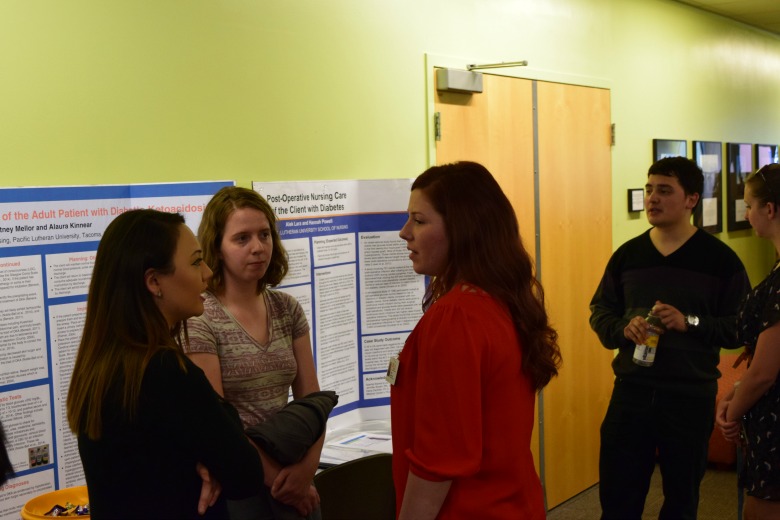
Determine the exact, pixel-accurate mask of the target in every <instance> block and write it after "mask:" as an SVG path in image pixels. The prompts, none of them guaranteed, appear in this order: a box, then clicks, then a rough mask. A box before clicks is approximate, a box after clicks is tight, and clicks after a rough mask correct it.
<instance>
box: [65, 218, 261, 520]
mask: <svg viewBox="0 0 780 520" xmlns="http://www.w3.org/2000/svg"><path fill="white" fill-rule="evenodd" d="M210 276H211V270H210V269H209V267H208V265H207V264H206V263H205V262H203V258H202V254H201V249H200V246H199V245H198V241H197V240H196V238H195V235H194V234H193V233H192V231H190V229H189V228H188V227H187V226H186V225H185V224H184V218H183V217H182V216H181V215H179V214H170V213H162V212H159V211H155V210H132V211H128V212H126V213H123V214H122V215H120V216H118V217H117V218H116V219H115V220H113V221H112V222H111V223H110V224H109V225H108V227H107V228H106V231H105V234H104V235H103V238H102V239H101V241H100V245H99V246H98V250H97V255H96V258H95V266H94V270H93V272H92V280H91V283H90V287H89V294H88V296H87V314H86V321H85V324H84V332H83V335H82V339H81V344H80V346H79V350H78V355H77V357H76V364H75V367H74V370H73V376H72V379H71V383H70V390H69V392H68V399H67V415H68V422H69V423H70V427H71V429H72V430H73V432H74V433H75V434H76V435H78V444H79V453H80V454H81V460H82V464H83V466H84V473H85V475H86V480H87V488H88V490H89V498H90V507H91V515H92V517H93V518H95V519H101V518H113V519H116V518H139V517H145V518H170V519H183V518H199V517H201V515H203V514H204V513H205V515H206V517H207V518H226V517H227V516H228V507H229V506H228V504H227V503H226V500H225V499H228V501H229V500H234V501H237V502H236V503H239V504H244V505H246V503H247V501H248V502H250V503H251V504H252V506H253V507H252V509H251V513H252V515H253V516H252V517H253V518H269V517H270V513H268V511H269V510H268V509H267V508H268V503H267V499H266V497H264V496H263V495H262V494H261V491H262V489H263V488H262V484H263V468H262V465H261V461H260V457H259V455H258V452H257V450H256V449H255V448H254V446H253V445H252V444H251V443H250V442H249V440H248V439H247V438H246V437H245V435H244V432H243V428H242V426H241V422H240V420H239V419H238V415H237V414H236V413H235V410H234V409H232V407H230V406H229V405H226V404H225V403H224V402H222V400H221V399H220V398H219V396H218V395H217V394H216V393H215V392H214V390H213V389H212V388H211V385H210V384H209V381H208V380H207V379H206V377H205V375H204V374H203V372H202V371H201V370H200V369H199V368H198V367H196V366H195V365H194V364H193V363H192V362H191V361H189V359H187V357H186V356H185V355H184V353H183V352H182V347H181V344H180V342H179V341H177V339H176V338H178V337H180V333H183V335H184V336H185V337H186V327H185V328H183V323H184V320H186V319H187V318H189V317H191V316H195V315H198V314H200V313H202V312H203V299H202V297H201V292H202V291H203V290H205V288H206V281H207V280H208V279H209V277H210ZM211 478H213V479H215V480H216V482H214V481H212V480H211ZM219 486H221V495H220V496H219V497H218V498H217V495H219ZM203 489H205V490H206V493H205V495H204V496H205V500H204V499H202V494H201V493H202V490H203ZM209 502H210V503H211V504H210V505H211V507H208V508H207V507H206V506H207V505H209V504H208V503H209Z"/></svg>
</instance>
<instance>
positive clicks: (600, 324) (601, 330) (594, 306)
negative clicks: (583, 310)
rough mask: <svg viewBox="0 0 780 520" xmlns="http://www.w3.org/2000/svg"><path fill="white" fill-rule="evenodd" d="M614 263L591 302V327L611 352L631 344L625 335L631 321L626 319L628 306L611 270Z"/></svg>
mask: <svg viewBox="0 0 780 520" xmlns="http://www.w3.org/2000/svg"><path fill="white" fill-rule="evenodd" d="M613 263H614V262H613V260H612V259H610V261H609V264H608V265H607V269H606V270H605V271H604V276H603V277H602V278H601V282H600V283H599V286H598V287H597V288H596V293H595V294H594V295H593V298H592V299H591V301H590V327H591V328H592V329H593V330H594V332H596V334H597V335H598V337H599V340H600V341H601V344H602V345H604V346H605V347H606V348H608V349H611V350H613V349H616V348H620V347H622V346H628V345H630V344H631V341H629V340H628V339H626V338H625V336H624V335H623V329H624V328H625V327H626V325H628V321H629V320H627V319H626V318H625V317H624V314H625V308H626V306H625V302H624V301H623V293H622V289H621V288H620V285H619V281H618V279H617V276H616V275H615V274H613V271H612V269H611V267H612V266H613Z"/></svg>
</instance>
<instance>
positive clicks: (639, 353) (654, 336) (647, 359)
mask: <svg viewBox="0 0 780 520" xmlns="http://www.w3.org/2000/svg"><path fill="white" fill-rule="evenodd" d="M645 321H647V324H648V325H649V328H648V330H647V338H646V339H645V342H644V343H643V344H641V345H639V344H638V345H637V346H636V348H635V349H634V363H636V364H637V365H640V366H643V367H649V366H652V365H653V362H654V361H655V351H656V349H657V348H658V335H659V334H660V333H661V332H662V331H663V330H664V325H663V323H661V318H659V317H658V316H656V315H655V314H653V311H652V309H651V310H650V312H648V313H647V317H646V318H645Z"/></svg>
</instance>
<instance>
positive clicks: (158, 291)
mask: <svg viewBox="0 0 780 520" xmlns="http://www.w3.org/2000/svg"><path fill="white" fill-rule="evenodd" d="M155 296H157V297H158V298H162V291H161V290H159V289H158V290H157V294H156V295H155Z"/></svg>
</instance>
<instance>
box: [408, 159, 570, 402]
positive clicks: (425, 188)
mask: <svg viewBox="0 0 780 520" xmlns="http://www.w3.org/2000/svg"><path fill="white" fill-rule="evenodd" d="M412 190H420V191H422V192H423V193H424V194H425V196H426V197H427V198H428V200H429V201H430V202H431V204H432V205H433V207H434V209H435V210H436V211H437V212H438V213H439V214H440V215H441V216H442V217H443V219H444V224H445V228H446V233H447V238H448V240H449V252H448V255H447V265H446V267H445V268H444V271H443V272H442V273H441V274H440V275H438V276H436V277H434V278H433V279H432V280H431V283H430V284H429V285H428V288H427V290H426V294H425V299H424V301H423V308H424V309H427V308H428V307H429V306H430V305H431V304H432V303H433V302H434V301H435V300H436V299H437V298H439V297H441V296H442V295H444V294H445V293H446V292H447V291H449V290H450V289H452V288H453V286H454V285H455V284H456V283H457V282H458V281H466V282H470V283H473V284H474V285H476V286H478V287H480V288H481V289H483V290H484V291H486V292H487V293H489V294H490V295H491V296H493V297H494V298H497V299H498V300H499V301H501V302H503V303H504V304H505V305H506V306H507V308H508V309H509V313H510V315H511V316H512V321H513V322H514V325H515V329H516V330H517V333H518V335H519V337H520V340H521V342H522V345H523V372H524V373H525V374H526V375H527V376H528V378H529V379H530V380H531V383H532V385H533V388H534V389H535V390H537V391H538V390H541V389H542V388H543V387H544V386H545V385H547V383H548V382H549V381H550V379H551V378H552V377H553V376H556V375H557V374H558V367H560V364H561V353H560V349H559V348H558V344H557V339H558V333H557V332H556V331H555V329H553V328H552V327H551V326H550V324H549V323H548V318H547V312H546V310H545V307H544V290H543V289H542V285H541V284H540V283H539V281H538V280H537V279H536V278H535V277H534V268H533V262H532V260H531V257H530V255H529V254H528V252H527V251H526V250H525V248H524V247H523V243H522V239H521V237H520V230H519V228H518V225H517V217H516V215H515V211H514V209H513V208H512V205H511V203H510V202H509V199H507V198H506V195H504V192H503V191H502V190H501V187H500V186H499V185H498V183H497V182H496V180H495V179H494V178H493V176H492V175H491V174H490V172H489V171H488V170H487V169H486V168H485V167H484V166H482V165H481V164H477V163H474V162H466V161H462V162H456V163H452V164H445V165H441V166H434V167H432V168H429V169H428V170H426V171H425V172H423V173H422V174H421V175H420V176H419V177H417V179H416V180H415V181H414V183H413V184H412Z"/></svg>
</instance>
